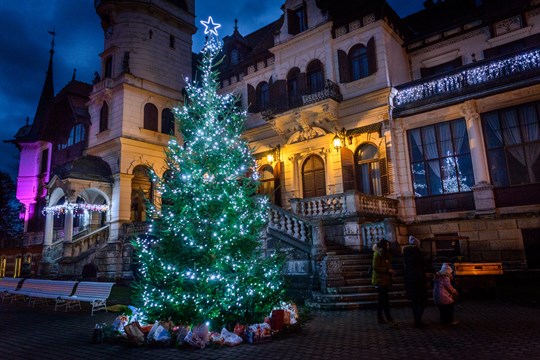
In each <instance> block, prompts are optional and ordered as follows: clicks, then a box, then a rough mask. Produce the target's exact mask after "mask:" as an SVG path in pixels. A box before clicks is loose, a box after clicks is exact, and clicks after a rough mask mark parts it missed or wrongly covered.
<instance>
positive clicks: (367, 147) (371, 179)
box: [356, 144, 382, 196]
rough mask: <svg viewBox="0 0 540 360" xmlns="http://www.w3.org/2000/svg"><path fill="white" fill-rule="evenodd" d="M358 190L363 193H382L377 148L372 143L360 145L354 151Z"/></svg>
mask: <svg viewBox="0 0 540 360" xmlns="http://www.w3.org/2000/svg"><path fill="white" fill-rule="evenodd" d="M356 170H357V171H356V173H357V174H358V190H359V191H360V192H362V193H364V194H369V195H379V196H380V195H382V189H381V171H380V166H379V150H378V149H377V147H376V146H374V145H372V144H363V145H361V146H360V147H359V148H358V150H357V152H356Z"/></svg>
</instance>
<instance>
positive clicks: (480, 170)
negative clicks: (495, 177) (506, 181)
mask: <svg viewBox="0 0 540 360" xmlns="http://www.w3.org/2000/svg"><path fill="white" fill-rule="evenodd" d="M461 115H463V117H464V118H465V121H466V122H467V133H468V134H469V147H470V149H471V160H472V164H473V169H474V180H475V183H476V184H480V183H488V182H489V175H488V174H489V171H488V163H487V159H486V152H485V150H484V141H483V135H482V128H481V125H480V114H479V113H478V111H477V110H476V102H475V101H474V100H468V101H465V102H464V103H463V105H462V106H461Z"/></svg>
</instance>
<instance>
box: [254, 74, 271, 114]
mask: <svg viewBox="0 0 540 360" xmlns="http://www.w3.org/2000/svg"><path fill="white" fill-rule="evenodd" d="M269 106H270V92H269V87H268V83H267V82H266V81H263V82H261V83H259V85H257V108H258V109H259V111H263V110H267V109H268V107H269Z"/></svg>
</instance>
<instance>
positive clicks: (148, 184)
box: [131, 165, 154, 222]
mask: <svg viewBox="0 0 540 360" xmlns="http://www.w3.org/2000/svg"><path fill="white" fill-rule="evenodd" d="M147 201H149V202H150V203H153V202H154V184H153V183H152V181H151V179H150V171H149V170H148V168H147V167H146V166H143V165H138V166H136V167H135V169H133V179H131V221H135V222H141V221H146V220H147V219H146V202H147Z"/></svg>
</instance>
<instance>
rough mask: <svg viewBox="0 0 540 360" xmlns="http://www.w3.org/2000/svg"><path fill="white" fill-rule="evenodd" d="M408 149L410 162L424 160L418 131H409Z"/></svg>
mask: <svg viewBox="0 0 540 360" xmlns="http://www.w3.org/2000/svg"><path fill="white" fill-rule="evenodd" d="M409 148H410V156H411V161H412V162H417V161H422V160H424V153H423V151H422V138H421V136H420V129H414V130H410V131H409Z"/></svg>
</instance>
